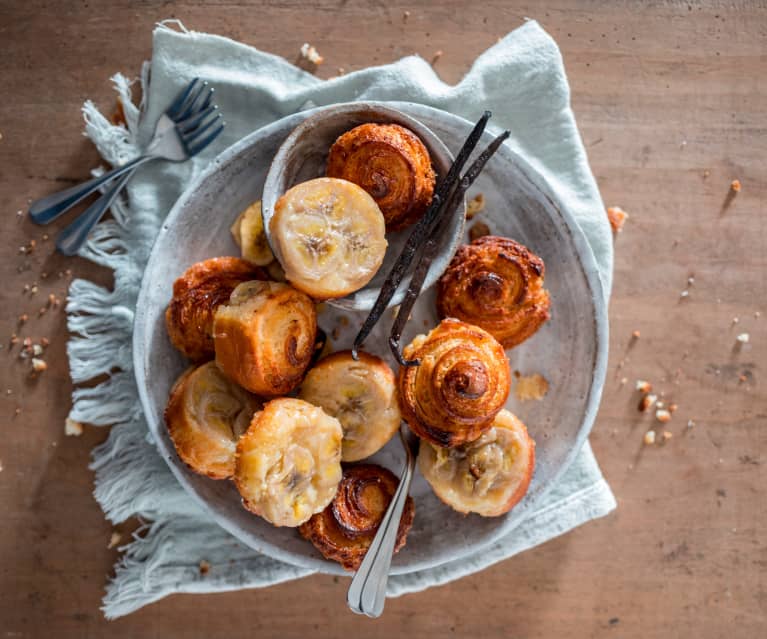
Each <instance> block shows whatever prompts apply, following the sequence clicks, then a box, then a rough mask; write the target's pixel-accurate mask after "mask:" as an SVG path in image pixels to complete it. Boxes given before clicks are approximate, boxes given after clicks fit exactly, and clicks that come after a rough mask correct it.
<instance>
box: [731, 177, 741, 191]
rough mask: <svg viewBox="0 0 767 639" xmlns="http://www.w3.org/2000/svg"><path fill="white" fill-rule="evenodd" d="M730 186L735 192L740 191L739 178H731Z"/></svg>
mask: <svg viewBox="0 0 767 639" xmlns="http://www.w3.org/2000/svg"><path fill="white" fill-rule="evenodd" d="M730 188H731V189H732V190H733V191H734V192H735V193H740V180H733V181H732V182H730Z"/></svg>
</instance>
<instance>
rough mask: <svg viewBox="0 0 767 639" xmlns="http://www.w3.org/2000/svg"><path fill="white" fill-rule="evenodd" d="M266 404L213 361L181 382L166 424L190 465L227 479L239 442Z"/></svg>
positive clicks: (175, 389)
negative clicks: (254, 417)
mask: <svg viewBox="0 0 767 639" xmlns="http://www.w3.org/2000/svg"><path fill="white" fill-rule="evenodd" d="M262 405H263V404H262V402H261V400H260V399H259V398H258V397H256V396H255V395H251V394H250V393H249V392H247V391H246V390H244V389H242V388H240V387H239V386H237V384H235V383H233V382H230V381H229V380H228V379H227V378H226V377H224V374H223V373H222V372H221V371H220V370H219V369H218V367H217V366H216V364H215V363H214V362H208V363H207V364H203V365H202V366H198V367H197V368H190V369H189V370H188V371H186V372H185V373H184V374H183V375H182V376H181V377H179V378H178V380H177V381H176V383H175V384H174V386H173V389H172V390H171V393H170V399H169V400H168V406H167V407H166V409H165V424H166V425H167V427H168V433H169V434H170V438H171V439H172V440H173V444H174V446H175V447H176V452H177V453H178V456H179V457H180V458H181V460H182V461H183V462H184V463H185V464H187V465H188V466H189V467H190V468H191V469H192V470H194V471H195V472H196V473H200V474H201V475H207V476H208V477H210V478H212V479H226V478H228V477H231V476H232V475H233V474H234V453H235V447H236V446H237V440H238V439H239V437H240V435H242V433H244V432H245V431H246V430H247V429H248V426H249V425H250V421H251V419H252V418H253V415H254V413H255V412H256V411H259V410H261V407H262Z"/></svg>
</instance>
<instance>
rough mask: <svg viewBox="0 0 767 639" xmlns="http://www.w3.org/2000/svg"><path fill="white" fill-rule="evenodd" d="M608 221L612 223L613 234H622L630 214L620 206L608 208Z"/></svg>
mask: <svg viewBox="0 0 767 639" xmlns="http://www.w3.org/2000/svg"><path fill="white" fill-rule="evenodd" d="M607 219H608V220H609V221H610V226H611V227H612V229H613V233H620V232H621V231H622V230H623V225H624V224H625V223H626V220H628V219H629V214H628V213H626V211H624V210H623V209H622V208H621V207H620V206H610V207H608V208H607Z"/></svg>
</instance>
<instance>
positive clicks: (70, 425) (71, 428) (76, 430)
mask: <svg viewBox="0 0 767 639" xmlns="http://www.w3.org/2000/svg"><path fill="white" fill-rule="evenodd" d="M64 434H65V435H70V436H72V437H79V436H80V435H82V434H83V425H82V424H81V423H80V422H76V421H75V420H74V419H72V418H71V417H67V419H66V421H65V422H64Z"/></svg>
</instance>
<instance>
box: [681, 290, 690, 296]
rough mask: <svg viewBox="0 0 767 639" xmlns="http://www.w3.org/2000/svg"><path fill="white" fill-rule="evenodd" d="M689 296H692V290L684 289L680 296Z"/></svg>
mask: <svg viewBox="0 0 767 639" xmlns="http://www.w3.org/2000/svg"><path fill="white" fill-rule="evenodd" d="M689 296H690V291H688V290H684V291H682V292H681V293H679V297H689Z"/></svg>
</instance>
